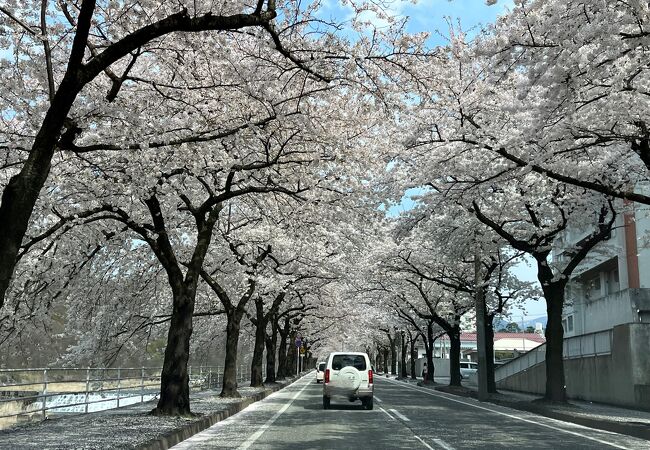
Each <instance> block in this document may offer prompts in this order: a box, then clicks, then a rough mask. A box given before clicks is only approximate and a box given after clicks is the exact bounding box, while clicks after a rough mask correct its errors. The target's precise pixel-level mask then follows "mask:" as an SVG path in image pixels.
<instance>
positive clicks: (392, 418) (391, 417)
mask: <svg viewBox="0 0 650 450" xmlns="http://www.w3.org/2000/svg"><path fill="white" fill-rule="evenodd" d="M379 409H381V410H382V411H383V412H384V413H385V414H386V415H387V416H388V417H390V419H391V420H395V418H394V417H393V416H391V415H390V414H389V413H388V411H386V410H385V409H384V408H382V407H381V406H380V407H379Z"/></svg>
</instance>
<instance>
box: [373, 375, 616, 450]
mask: <svg viewBox="0 0 650 450" xmlns="http://www.w3.org/2000/svg"><path fill="white" fill-rule="evenodd" d="M386 381H388V382H389V383H392V384H397V385H400V386H402V387H405V388H407V389H411V390H414V391H418V392H423V393H425V394H428V395H431V396H433V397H442V398H444V399H446V400H449V401H451V402H456V403H460V404H462V405H466V406H471V407H473V408H477V409H482V410H484V411H490V412H492V413H495V414H500V415H502V416H506V417H509V418H511V419H516V420H520V421H522V422H528V423H532V424H534V425H539V426H541V427H546V428H550V429H552V430H556V431H561V432H563V433H567V434H572V435H574V436H579V437H581V438H584V439H589V440H590V441H595V442H598V443H600V444H605V445H609V446H611V447H615V448H620V449H624V450H627V449H628V447H623V446H621V445H618V444H614V443H612V442H607V441H603V440H602V439H598V438H595V437H591V436H587V435H585V434H581V433H577V432H575V431H570V430H565V429H564V428H559V427H554V426H552V425H548V424H545V423H540V422H535V421H534V420H530V419H524V418H523V417H517V416H513V415H512V414H507V413H504V412H501V411H497V410H494V409H490V408H486V407H484V406H479V405H474V404H472V403H468V402H464V401H461V400H457V399H455V398H451V397H450V396H448V395H443V394H442V393H440V392H435V393H434V392H431V391H430V390H429V389H422V388H416V387H413V386H409V385H408V384H404V383H401V382H399V381H393V380H390V379H387V380H386ZM449 395H451V394H449ZM542 417H545V416H542ZM545 418H546V419H548V420H549V421H552V422H559V423H562V424H564V425H567V424H569V426H573V427H574V428H581V429H585V430H594V428H589V427H585V426H582V425H578V424H574V423H571V422H563V421H561V420H557V419H551V418H550V417H545ZM598 431H599V432H602V433H605V434H617V435H618V433H612V432H610V431H604V430H598Z"/></svg>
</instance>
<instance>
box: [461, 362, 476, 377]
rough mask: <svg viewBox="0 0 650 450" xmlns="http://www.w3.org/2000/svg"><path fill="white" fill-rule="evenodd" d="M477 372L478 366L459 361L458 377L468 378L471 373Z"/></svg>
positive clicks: (473, 363)
mask: <svg viewBox="0 0 650 450" xmlns="http://www.w3.org/2000/svg"><path fill="white" fill-rule="evenodd" d="M476 372H478V364H477V363H475V362H470V361H461V362H460V377H461V378H469V376H470V375H471V374H473V373H476Z"/></svg>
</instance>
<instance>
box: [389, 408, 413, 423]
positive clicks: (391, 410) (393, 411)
mask: <svg viewBox="0 0 650 450" xmlns="http://www.w3.org/2000/svg"><path fill="white" fill-rule="evenodd" d="M389 411H390V412H392V413H393V414H395V415H396V416H397V417H399V418H400V419H402V420H403V421H404V422H410V421H411V419H409V418H408V417H406V416H405V415H404V414H401V413H400V412H399V411H396V410H394V409H389Z"/></svg>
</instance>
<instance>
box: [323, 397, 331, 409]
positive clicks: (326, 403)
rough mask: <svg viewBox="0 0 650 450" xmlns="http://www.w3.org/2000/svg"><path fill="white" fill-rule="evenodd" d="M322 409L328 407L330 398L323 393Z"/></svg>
mask: <svg viewBox="0 0 650 450" xmlns="http://www.w3.org/2000/svg"><path fill="white" fill-rule="evenodd" d="M323 409H330V398H329V397H328V396H327V395H323Z"/></svg>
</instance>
